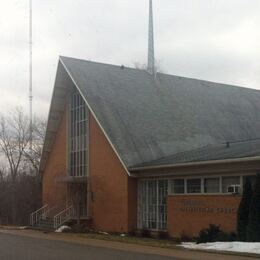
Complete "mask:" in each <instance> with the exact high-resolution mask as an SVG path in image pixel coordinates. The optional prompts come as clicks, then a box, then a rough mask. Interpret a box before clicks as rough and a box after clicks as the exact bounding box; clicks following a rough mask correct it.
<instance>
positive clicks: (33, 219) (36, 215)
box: [30, 204, 50, 226]
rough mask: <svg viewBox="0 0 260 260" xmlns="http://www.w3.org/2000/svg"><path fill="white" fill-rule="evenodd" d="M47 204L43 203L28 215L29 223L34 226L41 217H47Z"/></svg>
mask: <svg viewBox="0 0 260 260" xmlns="http://www.w3.org/2000/svg"><path fill="white" fill-rule="evenodd" d="M49 210H50V209H49V206H48V204H46V205H44V206H43V207H42V208H40V209H38V210H36V211H34V212H33V213H31V215H30V225H31V226H35V225H36V224H37V223H39V221H40V220H41V219H45V218H46V217H47V214H48V212H49Z"/></svg>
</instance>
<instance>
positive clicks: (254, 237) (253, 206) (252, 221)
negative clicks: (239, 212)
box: [247, 174, 260, 242]
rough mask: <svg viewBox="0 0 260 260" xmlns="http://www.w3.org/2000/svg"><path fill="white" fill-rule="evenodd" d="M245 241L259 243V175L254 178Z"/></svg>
mask: <svg viewBox="0 0 260 260" xmlns="http://www.w3.org/2000/svg"><path fill="white" fill-rule="evenodd" d="M247 241H249V242H260V174H257V176H256V182H255V185H254V190H253V195H252V200H251V203H250V209H249V222H248V227H247Z"/></svg>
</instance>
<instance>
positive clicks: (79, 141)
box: [69, 92, 88, 176]
mask: <svg viewBox="0 0 260 260" xmlns="http://www.w3.org/2000/svg"><path fill="white" fill-rule="evenodd" d="M87 123H88V114H87V107H86V104H85V102H84V100H83V99H82V97H81V96H80V94H79V93H78V92H76V93H74V94H72V95H71V99H70V135H69V136H70V146H69V153H70V156H69V159H70V175H71V176H86V175H87V152H88V151H87Z"/></svg>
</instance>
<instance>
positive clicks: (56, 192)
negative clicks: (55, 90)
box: [42, 112, 67, 210]
mask: <svg viewBox="0 0 260 260" xmlns="http://www.w3.org/2000/svg"><path fill="white" fill-rule="evenodd" d="M66 151H67V113H66V112H65V113H64V115H63V118H62V120H61V122H60V126H59V131H58V132H57V135H56V139H55V142H54V144H53V147H52V151H51V153H50V155H49V158H48V162H47V164H46V167H45V170H44V173H43V177H42V198H43V205H45V204H48V205H49V206H50V207H54V206H55V207H57V210H59V209H63V208H64V207H65V205H66V194H67V189H66V184H65V183H61V182H59V181H58V179H59V177H62V176H66V161H67V152H66Z"/></svg>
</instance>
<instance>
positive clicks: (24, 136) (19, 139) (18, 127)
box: [0, 108, 29, 223]
mask: <svg viewBox="0 0 260 260" xmlns="http://www.w3.org/2000/svg"><path fill="white" fill-rule="evenodd" d="M28 143H29V123H28V118H27V117H26V116H25V114H24V113H23V111H22V109H20V108H16V109H15V110H14V111H12V112H11V113H10V114H8V116H7V115H2V116H1V117H0V148H1V151H2V153H3V157H4V158H5V159H6V162H7V167H8V168H9V172H10V183H11V186H10V189H11V191H10V196H11V211H12V222H13V223H15V222H16V215H17V212H16V187H15V186H16V181H17V178H18V175H19V170H20V168H21V166H22V163H23V157H24V152H25V150H26V148H27V146H28Z"/></svg>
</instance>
